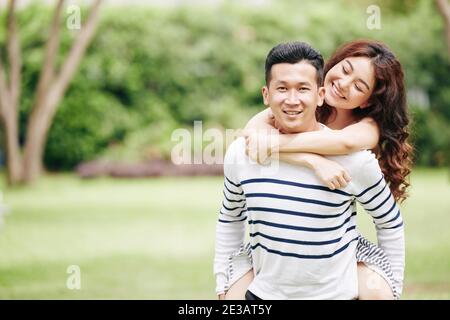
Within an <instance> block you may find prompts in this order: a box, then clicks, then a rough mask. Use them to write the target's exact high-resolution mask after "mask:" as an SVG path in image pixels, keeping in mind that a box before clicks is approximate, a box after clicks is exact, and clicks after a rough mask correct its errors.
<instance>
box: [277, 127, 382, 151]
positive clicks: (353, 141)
mask: <svg viewBox="0 0 450 320" xmlns="http://www.w3.org/2000/svg"><path fill="white" fill-rule="evenodd" d="M379 136H380V133H379V129H378V126H377V124H376V123H375V121H374V120H373V119H371V118H364V119H362V120H361V121H359V122H358V123H355V124H352V125H349V126H347V127H345V128H343V129H341V130H321V131H311V132H303V133H298V134H280V135H279V139H278V145H277V146H274V148H277V149H278V151H279V152H312V153H318V154H324V155H341V154H349V153H352V152H356V151H360V150H366V149H373V148H375V147H376V145H377V144H378V139H379ZM273 151H275V150H273Z"/></svg>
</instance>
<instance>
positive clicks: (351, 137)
mask: <svg viewBox="0 0 450 320" xmlns="http://www.w3.org/2000/svg"><path fill="white" fill-rule="evenodd" d="M324 73H325V79H324V87H325V104H324V106H322V107H318V109H317V118H318V120H319V121H320V122H321V123H324V124H326V125H327V126H328V127H329V128H331V129H333V130H330V131H328V130H321V131H314V132H306V133H300V134H282V135H279V136H278V137H277V138H278V139H271V138H270V137H268V136H267V135H266V134H261V133H258V132H257V131H258V130H251V129H274V128H276V127H277V124H276V123H275V122H274V120H273V117H272V116H271V113H270V110H269V109H267V110H264V111H262V112H260V113H259V114H258V115H256V116H255V117H253V118H252V119H251V120H250V122H249V123H248V124H247V126H246V129H247V133H246V140H247V151H248V154H249V155H251V157H253V158H256V159H257V160H258V161H259V162H262V161H264V158H261V155H265V154H267V155H270V154H272V153H275V152H278V155H279V158H280V159H281V160H284V161H288V162H290V163H294V164H297V165H301V166H307V167H309V168H311V169H312V170H314V171H315V173H316V174H317V175H318V177H319V178H320V179H321V180H322V181H323V182H324V183H325V184H326V185H327V186H328V187H329V188H330V189H337V188H342V187H345V186H346V185H347V183H348V182H349V181H350V179H351V177H349V175H348V173H347V172H346V170H345V169H344V168H343V167H342V166H341V165H340V164H338V163H336V162H334V161H331V160H328V159H326V158H324V157H322V156H320V154H322V155H340V154H348V153H352V152H356V151H360V150H365V149H372V151H373V152H374V153H375V154H376V155H377V158H378V161H379V164H380V167H381V169H382V171H383V174H384V178H385V179H386V181H387V182H388V183H389V187H390V189H391V192H392V194H393V196H394V198H395V200H396V201H398V202H402V201H403V200H404V199H406V197H407V194H406V188H407V187H408V186H409V183H408V182H407V181H406V177H407V176H408V175H409V173H410V165H411V163H412V162H411V157H412V147H411V145H410V144H409V143H408V141H407V138H408V136H409V133H408V123H409V119H408V115H407V105H406V94H405V86H404V81H403V71H402V67H401V65H400V62H399V61H398V60H397V59H396V57H395V56H394V55H393V54H392V52H391V51H390V50H389V49H388V48H387V47H386V46H385V45H384V44H382V43H380V42H376V41H369V40H359V41H353V42H350V43H347V44H345V45H344V46H342V47H340V48H339V49H338V50H337V51H336V52H335V53H334V54H333V56H332V57H331V58H330V59H329V61H328V62H327V64H326V65H325V69H324ZM250 131H251V132H252V133H250ZM259 132H261V131H259ZM261 140H266V141H278V143H277V144H276V145H273V144H272V145H270V146H268V148H267V149H266V150H260V149H258V148H256V149H255V146H258V145H259V146H261V145H263V146H264V145H265V146H267V145H268V144H267V143H258V142H261ZM360 244H361V246H358V248H361V247H364V248H365V249H364V250H365V251H371V252H373V250H372V249H377V250H375V251H378V252H379V251H381V250H378V249H379V248H377V247H376V246H375V245H373V244H371V243H369V242H368V241H367V240H365V239H364V238H361V241H360ZM358 250H361V249H358ZM250 255H251V253H250V250H249V249H248V246H247V249H246V250H244V248H241V250H240V251H239V252H237V253H235V254H234V255H233V256H232V257H230V261H231V262H230V268H233V269H234V271H235V272H234V273H235V274H240V275H239V276H238V278H235V279H233V280H234V283H233V280H230V285H231V287H230V289H229V290H228V292H227V294H226V296H225V298H227V299H240V298H243V297H244V295H245V292H246V289H247V287H248V285H249V284H250V283H251V281H252V279H253V271H252V270H250V269H251V263H250ZM384 258H385V256H384V253H382V252H381V256H380V257H375V259H374V257H372V258H371V259H369V258H368V257H366V256H365V255H364V254H362V253H361V252H357V260H358V287H359V299H394V298H398V297H399V295H400V293H399V292H398V290H397V289H396V287H395V283H393V280H392V278H391V277H390V275H389V274H386V272H384V271H383V270H382V268H381V266H377V265H376V263H374V262H373V261H374V260H377V261H378V260H382V259H384ZM239 268H240V271H241V273H239V272H236V269H239ZM248 270H250V271H248ZM247 271H248V272H247ZM242 275H243V276H242ZM374 288H376V290H374Z"/></svg>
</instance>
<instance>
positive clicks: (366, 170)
mask: <svg viewBox="0 0 450 320" xmlns="http://www.w3.org/2000/svg"><path fill="white" fill-rule="evenodd" d="M357 184H358V189H359V190H358V191H357V193H356V195H355V197H356V200H357V201H358V202H359V203H360V204H361V205H362V207H363V208H364V209H365V211H366V212H367V213H369V214H370V215H371V216H372V219H373V222H374V223H375V227H376V233H377V239H378V246H379V247H380V248H381V249H382V250H383V251H384V252H385V254H386V256H387V258H388V259H389V262H390V264H391V268H392V272H393V276H394V281H395V285H396V287H397V288H398V289H399V292H398V294H399V295H400V294H401V292H402V289H403V273H404V269H405V237H404V226H403V219H402V215H401V213H400V208H399V206H398V204H397V203H396V201H395V199H394V197H393V195H392V193H391V191H390V189H389V185H388V184H387V183H386V181H385V180H384V178H383V175H382V172H381V169H380V167H379V165H378V161H377V160H376V159H375V157H374V156H373V154H371V156H370V157H367V161H363V163H362V166H361V171H360V173H359V175H358V178H357Z"/></svg>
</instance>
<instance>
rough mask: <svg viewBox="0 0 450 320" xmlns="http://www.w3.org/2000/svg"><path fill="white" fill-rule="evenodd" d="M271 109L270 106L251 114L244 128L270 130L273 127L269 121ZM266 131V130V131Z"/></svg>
mask: <svg viewBox="0 0 450 320" xmlns="http://www.w3.org/2000/svg"><path fill="white" fill-rule="evenodd" d="M271 116H272V111H271V110H270V108H266V109H264V110H263V111H261V112H259V113H257V114H256V115H254V116H253V118H251V119H250V120H249V122H248V123H247V125H246V126H245V130H260V129H262V130H266V131H267V130H271V129H275V128H274V127H273V126H272V124H271V121H270V118H271ZM267 132H268V131H267Z"/></svg>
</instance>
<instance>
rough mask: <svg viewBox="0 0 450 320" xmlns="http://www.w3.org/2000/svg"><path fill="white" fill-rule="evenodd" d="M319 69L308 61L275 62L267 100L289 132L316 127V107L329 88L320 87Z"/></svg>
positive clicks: (284, 129) (277, 119) (286, 131)
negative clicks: (318, 81) (318, 83)
mask: <svg viewBox="0 0 450 320" xmlns="http://www.w3.org/2000/svg"><path fill="white" fill-rule="evenodd" d="M316 72H317V71H316V69H315V68H314V67H313V66H312V65H311V64H310V63H308V62H306V61H301V62H298V63H295V64H290V63H279V64H275V65H273V66H272V69H271V77H270V82H269V84H268V87H267V86H264V87H263V88H262V93H263V98H264V104H265V105H268V106H269V107H270V108H271V109H272V113H273V115H274V117H275V120H276V121H277V122H278V124H279V126H280V129H281V130H282V131H283V132H285V133H295V132H303V131H311V130H315V129H316V125H317V122H316V118H315V112H316V107H317V106H318V105H319V106H321V105H322V103H323V98H324V94H325V90H324V88H323V87H321V88H318V85H317V81H316V76H317V73H316Z"/></svg>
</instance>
